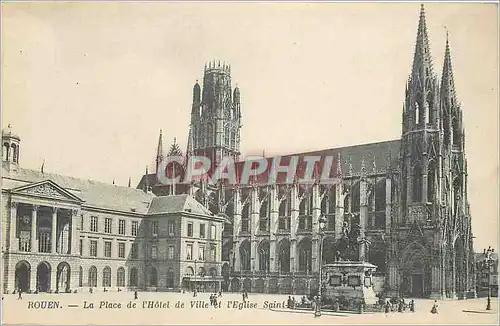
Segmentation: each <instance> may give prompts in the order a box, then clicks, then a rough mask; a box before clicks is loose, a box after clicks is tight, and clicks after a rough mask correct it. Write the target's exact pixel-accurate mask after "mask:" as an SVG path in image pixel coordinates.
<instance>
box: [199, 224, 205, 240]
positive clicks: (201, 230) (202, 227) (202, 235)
mask: <svg viewBox="0 0 500 326" xmlns="http://www.w3.org/2000/svg"><path fill="white" fill-rule="evenodd" d="M200 238H202V239H204V238H205V224H200Z"/></svg>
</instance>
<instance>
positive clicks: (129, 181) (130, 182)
mask: <svg viewBox="0 0 500 326" xmlns="http://www.w3.org/2000/svg"><path fill="white" fill-rule="evenodd" d="M131 184H132V178H131V177H128V187H129V188H130V185H131Z"/></svg>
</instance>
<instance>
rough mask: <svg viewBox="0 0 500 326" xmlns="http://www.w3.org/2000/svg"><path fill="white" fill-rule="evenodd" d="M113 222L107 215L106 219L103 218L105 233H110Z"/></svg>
mask: <svg viewBox="0 0 500 326" xmlns="http://www.w3.org/2000/svg"><path fill="white" fill-rule="evenodd" d="M112 222H113V220H112V219H111V218H109V217H106V219H105V220H104V232H105V233H111V223H112Z"/></svg>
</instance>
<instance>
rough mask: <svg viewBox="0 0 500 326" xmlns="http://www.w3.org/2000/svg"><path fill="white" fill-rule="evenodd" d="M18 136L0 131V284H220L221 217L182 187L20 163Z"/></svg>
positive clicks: (45, 288) (29, 287)
mask: <svg viewBox="0 0 500 326" xmlns="http://www.w3.org/2000/svg"><path fill="white" fill-rule="evenodd" d="M20 142H21V139H20V137H19V136H17V135H15V134H13V133H12V132H11V131H10V130H9V131H4V132H2V145H3V151H2V154H3V155H2V257H3V291H4V292H12V291H14V290H21V291H23V292H36V291H38V292H70V291H71V292H73V291H75V290H77V291H88V290H89V289H90V288H92V289H93V291H104V289H106V290H115V291H116V290H118V289H120V290H124V289H149V290H155V291H166V290H169V291H176V290H180V289H181V288H182V287H184V288H185V289H190V288H192V287H194V286H195V283H194V282H196V283H197V284H198V287H199V288H213V289H214V290H215V289H219V288H220V283H221V276H220V275H221V263H220V262H221V246H222V239H221V234H222V227H223V219H222V218H220V217H218V216H214V215H213V214H212V213H211V212H210V211H209V210H208V209H206V208H205V207H204V206H202V205H201V204H200V203H198V202H197V201H196V200H195V199H194V198H193V197H191V196H189V195H177V196H155V195H154V194H153V193H152V192H151V190H150V189H149V188H146V189H144V190H138V189H134V188H130V187H120V186H116V185H110V184H105V183H100V182H94V181H91V180H80V179H76V178H72V177H67V176H61V175H57V174H49V173H44V172H43V171H34V170H29V169H23V168H21V167H20V166H19V156H20V155H19V154H20V148H21V147H20Z"/></svg>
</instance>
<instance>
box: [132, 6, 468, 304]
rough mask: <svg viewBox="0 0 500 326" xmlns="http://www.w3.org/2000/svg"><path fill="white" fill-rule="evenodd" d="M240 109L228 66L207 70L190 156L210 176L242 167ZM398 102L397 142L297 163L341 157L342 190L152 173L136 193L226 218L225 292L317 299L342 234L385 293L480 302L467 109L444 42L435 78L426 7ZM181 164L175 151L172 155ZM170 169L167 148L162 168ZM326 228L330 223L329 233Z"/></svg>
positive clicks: (198, 91) (196, 103)
mask: <svg viewBox="0 0 500 326" xmlns="http://www.w3.org/2000/svg"><path fill="white" fill-rule="evenodd" d="M240 98H241V94H240V90H239V88H238V87H236V88H234V90H233V89H232V86H231V68H230V66H228V65H225V64H222V65H221V64H220V63H215V62H214V63H210V64H208V66H206V67H205V71H204V78H203V87H201V86H200V85H199V84H198V82H197V83H196V84H195V86H194V88H193V105H192V110H191V125H190V129H189V136H188V148H187V152H186V156H187V157H190V156H192V155H201V156H206V157H209V158H210V159H211V161H212V162H215V165H217V164H219V163H220V162H221V160H222V158H223V157H225V156H229V157H233V158H234V159H238V158H239V155H240V142H241V139H240V129H241V121H242V110H241V103H240ZM403 102H404V104H403V108H402V131H401V137H400V139H397V140H389V141H385V142H378V143H371V144H364V145H357V146H350V147H343V148H333V149H325V150H323V151H316V152H310V153H298V154H295V155H296V156H299V157H301V158H304V157H306V156H311V155H317V156H320V157H323V158H324V157H327V156H330V157H331V156H333V157H335V158H336V159H335V161H334V162H333V164H332V168H331V171H333V173H334V175H335V176H336V178H337V179H338V180H339V182H337V183H335V184H330V185H325V184H321V183H320V182H316V183H313V184H301V183H300V182H293V183H287V182H282V180H281V181H280V180H277V181H276V182H274V183H272V184H269V182H268V179H267V177H266V175H260V176H258V177H257V176H256V177H255V178H253V179H252V182H250V183H249V184H237V185H230V184H224V183H223V182H221V183H217V184H209V183H207V182H204V181H203V180H202V181H200V182H196V183H191V184H188V185H186V184H179V185H177V186H175V185H164V184H161V183H159V182H158V179H157V176H156V175H155V174H146V175H144V177H143V179H142V180H141V182H140V184H139V186H138V187H139V188H144V187H152V191H153V192H154V193H155V194H157V195H168V194H178V193H189V194H190V195H192V196H194V197H195V198H197V199H198V201H199V202H200V203H202V204H203V205H204V206H205V207H207V208H208V209H209V210H210V211H211V212H212V213H213V214H215V215H218V216H222V217H224V218H225V225H224V231H223V235H222V238H223V247H222V276H223V278H224V279H223V282H222V287H223V289H224V290H227V291H241V290H246V291H249V292H250V291H252V292H261V293H286V294H292V293H294V294H308V293H313V292H315V291H317V290H318V288H319V286H320V285H319V279H320V278H319V274H318V273H319V270H320V264H324V263H329V262H332V261H333V260H334V259H338V256H337V255H336V253H337V252H338V250H339V247H340V244H341V241H340V240H341V239H342V237H343V234H345V233H346V232H350V233H352V232H353V231H355V233H354V234H356V240H357V241H358V243H363V245H362V246H358V247H357V248H354V249H352V250H351V252H350V253H349V255H350V256H349V258H348V259H351V260H365V261H369V262H371V263H373V264H374V265H376V266H377V267H378V269H377V274H376V277H377V278H378V280H379V281H378V283H377V290H378V291H379V292H384V293H386V294H388V295H406V296H413V297H431V298H458V297H460V298H466V297H470V296H473V295H474V287H475V285H474V274H475V271H474V268H475V267H474V255H473V247H472V231H471V214H470V208H469V203H468V200H467V177H468V174H467V159H466V154H465V129H464V127H463V114H462V108H461V105H460V103H459V101H458V99H457V94H456V90H455V85H454V80H453V70H452V62H451V52H450V45H449V42H448V40H447V41H446V52H445V57H444V63H443V70H442V75H441V78H438V76H437V75H436V74H435V71H434V67H433V60H432V57H431V52H430V47H429V40H428V35H427V28H426V18H425V11H424V8H423V6H422V8H421V11H420V17H419V23H418V30H417V38H416V45H415V52H414V58H413V66H412V69H411V72H410V75H409V78H408V81H407V84H406V85H405V97H404V99H403ZM179 153H180V154H182V153H181V151H180V149H179V148H178V145H176V144H174V145H173V146H172V148H171V150H170V152H169V153H167V156H168V155H179ZM290 156H291V155H287V156H283V157H282V159H284V160H285V161H286V159H287V157H288V158H289V157H290ZM163 159H164V156H163V150H162V140H161V137H160V142H159V147H158V153H157V162H161V161H162V160H163ZM266 159H267V158H266ZM238 164H239V165H241V164H242V162H239V163H238ZM238 164H237V165H238ZM299 165H300V164H299ZM320 217H324V218H326V220H327V223H326V228H325V229H324V230H320V228H319V219H320ZM320 247H321V248H322V250H320Z"/></svg>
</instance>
